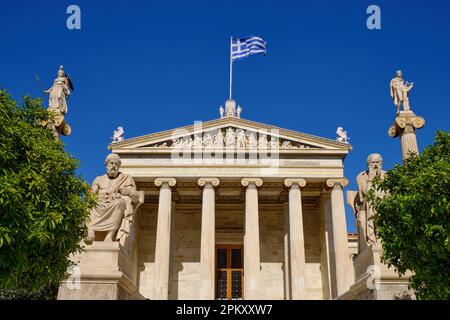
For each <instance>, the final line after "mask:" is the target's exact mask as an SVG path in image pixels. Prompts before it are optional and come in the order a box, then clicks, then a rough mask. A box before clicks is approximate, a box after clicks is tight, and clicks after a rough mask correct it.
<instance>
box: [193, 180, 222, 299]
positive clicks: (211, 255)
mask: <svg viewBox="0 0 450 320" xmlns="http://www.w3.org/2000/svg"><path fill="white" fill-rule="evenodd" d="M198 184H199V186H201V187H203V200H202V235H201V252H200V299H202V300H214V298H215V283H214V273H215V267H214V261H215V250H216V227H215V219H216V217H215V215H216V209H215V207H216V206H215V205H216V203H215V202H216V199H215V195H214V187H217V186H218V185H219V179H216V178H200V179H198Z"/></svg>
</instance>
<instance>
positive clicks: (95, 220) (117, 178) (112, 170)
mask: <svg viewBox="0 0 450 320" xmlns="http://www.w3.org/2000/svg"><path fill="white" fill-rule="evenodd" d="M105 165H106V174H105V175H103V176H99V177H97V178H95V180H94V182H93V183H92V192H93V193H94V194H97V195H98V203H97V206H96V207H95V208H93V209H91V222H90V225H89V227H88V229H89V234H88V239H89V240H94V238H95V232H97V231H105V232H107V234H106V237H105V241H114V240H117V241H118V240H120V241H121V242H122V239H125V238H126V237H127V236H128V234H129V233H130V228H131V223H132V220H133V212H134V206H135V204H136V203H137V202H138V201H139V193H138V192H137V190H136V184H135V182H134V180H133V178H132V177H131V176H129V175H127V174H123V173H121V172H120V171H119V169H120V165H121V160H120V157H119V156H118V155H117V154H114V153H111V154H109V155H108V156H107V157H106V160H105Z"/></svg>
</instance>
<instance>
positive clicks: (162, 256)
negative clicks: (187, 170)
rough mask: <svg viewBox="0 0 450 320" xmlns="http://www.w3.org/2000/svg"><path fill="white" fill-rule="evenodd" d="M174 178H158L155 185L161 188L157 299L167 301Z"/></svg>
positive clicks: (156, 277) (157, 253)
mask: <svg viewBox="0 0 450 320" xmlns="http://www.w3.org/2000/svg"><path fill="white" fill-rule="evenodd" d="M175 184H176V180H175V179H173V178H158V179H156V180H155V185H156V186H157V187H160V190H159V205H158V223H157V229H156V249H155V282H154V286H155V299H156V300H167V299H168V297H169V264H170V219H171V213H172V189H171V188H172V187H174V186H175Z"/></svg>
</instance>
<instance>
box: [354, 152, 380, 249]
mask: <svg viewBox="0 0 450 320" xmlns="http://www.w3.org/2000/svg"><path fill="white" fill-rule="evenodd" d="M382 165H383V158H382V157H381V155H380V154H378V153H372V154H371V155H369V157H368V158H367V166H368V169H367V170H365V171H363V172H361V173H360V174H359V175H358V176H357V177H356V182H357V184H358V191H357V192H354V191H353V192H352V191H348V192H347V202H348V203H349V204H350V205H351V206H352V208H353V211H354V212H355V216H356V222H357V228H358V247H359V252H361V251H362V250H363V249H364V248H366V247H367V246H368V245H370V244H376V243H377V237H376V228H375V225H374V222H373V216H374V214H375V212H374V210H373V208H372V204H371V202H370V201H368V200H367V199H366V194H367V192H368V191H369V190H370V188H371V187H372V183H373V179H374V178H375V177H379V178H380V179H383V178H384V175H385V173H386V171H384V170H382ZM377 196H382V194H381V193H378V194H377Z"/></svg>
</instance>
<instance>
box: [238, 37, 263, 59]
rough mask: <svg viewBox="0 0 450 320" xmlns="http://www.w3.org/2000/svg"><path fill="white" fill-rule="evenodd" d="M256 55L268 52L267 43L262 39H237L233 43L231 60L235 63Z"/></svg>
mask: <svg viewBox="0 0 450 320" xmlns="http://www.w3.org/2000/svg"><path fill="white" fill-rule="evenodd" d="M255 53H264V55H266V54H267V52H266V42H265V41H264V39H262V38H260V37H248V38H240V39H239V38H237V39H232V41H231V58H232V60H233V61H236V60H240V59H244V58H247V57H248V56H250V55H252V54H255Z"/></svg>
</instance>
